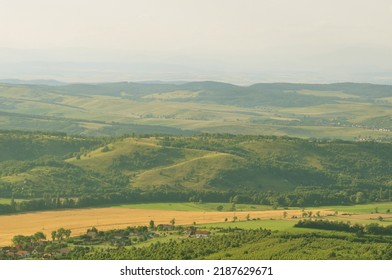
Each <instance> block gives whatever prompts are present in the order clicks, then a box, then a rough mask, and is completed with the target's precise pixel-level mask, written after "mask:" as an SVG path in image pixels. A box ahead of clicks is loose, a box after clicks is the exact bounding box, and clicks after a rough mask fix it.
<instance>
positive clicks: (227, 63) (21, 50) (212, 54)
mask: <svg viewBox="0 0 392 280" xmlns="http://www.w3.org/2000/svg"><path fill="white" fill-rule="evenodd" d="M6 78H19V79H59V80H63V81H77V82H83V81H85V82H100V81H102V82H104V81H118V80H129V81H136V80H219V81H226V82H232V83H238V84H246V83H254V82H265V81H268V82H272V81H274V82H340V81H354V82H357V81H359V82H374V83H387V84H391V83H392V0H295V1H293V0H164V1H162V0H67V1H64V0H34V1H31V0H13V1H9V0H0V79H6Z"/></svg>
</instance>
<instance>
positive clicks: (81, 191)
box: [0, 131, 392, 213]
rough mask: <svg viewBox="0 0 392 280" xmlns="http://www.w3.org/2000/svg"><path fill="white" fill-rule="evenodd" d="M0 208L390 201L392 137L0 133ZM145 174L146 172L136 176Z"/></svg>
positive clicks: (7, 209) (274, 204) (30, 208)
mask: <svg viewBox="0 0 392 280" xmlns="http://www.w3.org/2000/svg"><path fill="white" fill-rule="evenodd" d="M0 151H1V152H0V198H4V199H9V202H8V203H4V202H2V204H0V213H12V212H20V211H22V212H23V211H31V210H42V209H55V208H74V207H87V206H94V205H104V204H115V203H124V202H166V201H167V202H185V201H193V202H199V201H203V202H233V203H255V204H266V205H271V206H273V207H278V206H282V207H287V206H300V207H304V206H318V205H349V204H358V203H359V204H360V203H366V202H375V201H388V200H390V199H391V188H392V185H391V182H392V178H391V176H392V175H391V173H390V170H392V162H391V161H390V159H391V158H392V144H389V143H376V142H350V141H342V140H318V139H299V138H290V137H277V136H244V135H230V134H200V135H193V136H173V135H134V136H130V135H125V136H122V137H116V138H115V137H83V136H69V135H66V134H64V133H41V132H18V131H1V132H0ZM146 178H147V179H146Z"/></svg>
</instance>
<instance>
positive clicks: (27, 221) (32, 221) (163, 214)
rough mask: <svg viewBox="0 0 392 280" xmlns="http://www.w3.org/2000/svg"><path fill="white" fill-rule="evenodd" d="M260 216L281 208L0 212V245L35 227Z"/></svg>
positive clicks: (76, 230)
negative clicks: (269, 209) (2, 213)
mask: <svg viewBox="0 0 392 280" xmlns="http://www.w3.org/2000/svg"><path fill="white" fill-rule="evenodd" d="M286 212H287V214H288V215H287V216H288V217H291V216H292V215H298V216H300V214H301V211H300V210H287V211H286ZM320 212H321V214H323V215H325V214H330V213H331V212H332V211H327V210H320ZM248 214H249V215H250V217H251V218H252V219H253V218H260V219H270V218H274V219H279V218H282V211H281V210H271V211H244V212H200V211H199V212H196V211H195V212H192V211H167V210H145V209H128V208H114V207H113V208H90V209H73V210H62V211H44V212H34V213H26V214H18V215H4V216H0V246H5V245H9V244H11V239H12V237H13V236H15V235H19V234H21V235H31V234H34V233H35V232H37V231H42V232H44V233H45V234H46V235H47V237H48V238H50V233H51V232H52V231H53V230H57V229H58V228H60V227H63V228H67V229H71V230H72V236H75V235H80V234H83V233H85V232H86V230H87V229H88V228H91V227H93V226H95V227H96V228H98V229H99V230H108V229H115V228H125V227H127V226H139V225H148V224H149V221H150V220H154V222H155V224H156V225H158V224H168V223H169V222H170V220H172V219H173V218H174V219H175V221H176V225H186V224H192V223H193V222H196V223H197V224H202V223H216V222H223V221H224V220H225V218H227V219H228V220H229V221H230V220H232V218H233V217H234V216H236V217H237V218H238V221H241V220H246V216H247V215H248Z"/></svg>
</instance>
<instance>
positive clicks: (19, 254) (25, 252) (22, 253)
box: [15, 250, 30, 258]
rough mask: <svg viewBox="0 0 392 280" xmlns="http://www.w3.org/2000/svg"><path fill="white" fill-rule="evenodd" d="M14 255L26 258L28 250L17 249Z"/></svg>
mask: <svg viewBox="0 0 392 280" xmlns="http://www.w3.org/2000/svg"><path fill="white" fill-rule="evenodd" d="M15 256H16V257H18V258H27V257H29V256H30V252H29V251H26V250H19V251H17V252H16V253H15Z"/></svg>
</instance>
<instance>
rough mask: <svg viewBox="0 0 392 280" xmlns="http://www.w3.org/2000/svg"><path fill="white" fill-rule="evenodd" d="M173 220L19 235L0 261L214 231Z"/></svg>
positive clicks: (115, 247)
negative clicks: (76, 233) (80, 232)
mask: <svg viewBox="0 0 392 280" xmlns="http://www.w3.org/2000/svg"><path fill="white" fill-rule="evenodd" d="M174 223H175V221H174V219H173V220H172V221H171V223H170V224H159V225H157V226H155V225H154V221H150V225H149V226H137V227H130V226H128V227H127V228H125V229H114V230H108V231H100V230H98V229H97V228H96V227H92V228H89V229H88V230H87V231H86V233H85V234H83V235H80V236H73V237H71V230H70V229H64V228H60V229H58V230H57V231H53V232H52V234H51V240H49V239H48V238H47V237H46V236H45V234H43V233H42V232H36V233H35V234H33V235H30V236H24V235H17V236H14V237H13V239H12V243H13V245H12V246H6V247H2V248H0V259H3V260H7V259H8V260H16V259H42V260H51V259H54V260H55V259H69V258H70V256H71V255H72V254H73V253H77V252H78V251H80V250H85V249H86V248H87V247H90V248H94V247H100V248H102V247H104V248H106V249H107V250H122V249H124V248H127V247H131V246H143V244H144V243H146V241H155V240H153V239H157V240H159V241H160V242H165V241H169V240H171V239H173V238H175V239H180V238H182V239H185V238H208V237H210V236H211V234H212V232H211V231H208V230H203V229H199V228H197V227H196V226H194V225H193V226H188V227H184V226H175V225H174Z"/></svg>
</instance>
